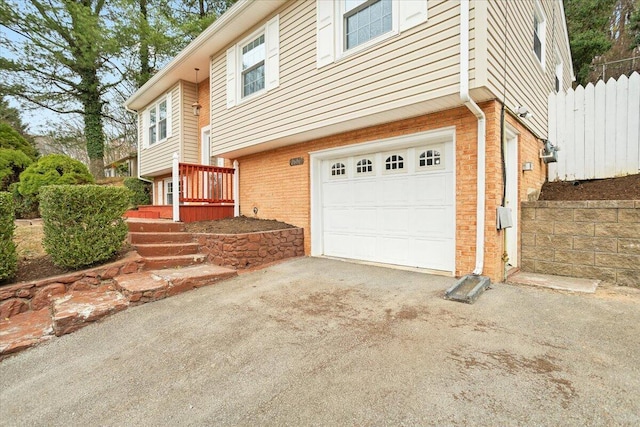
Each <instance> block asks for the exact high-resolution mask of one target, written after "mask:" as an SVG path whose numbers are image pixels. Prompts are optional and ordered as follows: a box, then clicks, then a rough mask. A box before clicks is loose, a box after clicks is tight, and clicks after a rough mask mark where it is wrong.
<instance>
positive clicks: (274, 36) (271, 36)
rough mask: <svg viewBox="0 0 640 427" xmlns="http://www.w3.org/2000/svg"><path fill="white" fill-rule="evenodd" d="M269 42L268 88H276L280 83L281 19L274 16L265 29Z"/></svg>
mask: <svg viewBox="0 0 640 427" xmlns="http://www.w3.org/2000/svg"><path fill="white" fill-rule="evenodd" d="M265 34H266V37H265V39H266V42H267V46H266V48H267V58H266V64H265V65H266V66H265V68H266V70H265V79H266V87H267V90H271V89H275V88H277V87H278V85H279V84H280V19H279V15H276V16H274V17H273V18H272V19H271V20H270V21H269V22H267V28H266V30H265Z"/></svg>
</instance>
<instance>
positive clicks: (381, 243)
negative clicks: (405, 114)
mask: <svg viewBox="0 0 640 427" xmlns="http://www.w3.org/2000/svg"><path fill="white" fill-rule="evenodd" d="M453 157H454V156H453V143H452V142H446V143H438V144H431V145H419V146H414V147H409V148H402V149H395V150H392V151H384V152H377V153H364V154H358V155H350V156H348V157H335V158H329V159H326V160H323V162H322V190H321V203H322V238H323V244H322V247H323V252H324V255H328V256H335V257H341V258H351V259H357V260H365V261H373V262H380V263H386V264H396V265H402V266H410V267H420V268H429V269H435V270H444V271H451V272H452V271H454V269H455V242H454V236H455V192H454V187H455V182H454V173H453V170H454V167H453V165H454V162H453V160H454V159H453Z"/></svg>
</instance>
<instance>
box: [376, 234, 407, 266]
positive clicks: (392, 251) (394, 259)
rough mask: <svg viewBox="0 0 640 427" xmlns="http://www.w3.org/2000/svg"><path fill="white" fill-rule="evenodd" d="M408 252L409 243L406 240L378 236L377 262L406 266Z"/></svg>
mask: <svg viewBox="0 0 640 427" xmlns="http://www.w3.org/2000/svg"><path fill="white" fill-rule="evenodd" d="M409 252H410V243H409V239H408V238H406V237H404V238H401V237H385V236H378V239H377V254H378V256H377V257H376V261H377V262H382V263H386V264H398V265H406V264H407V259H408V258H409Z"/></svg>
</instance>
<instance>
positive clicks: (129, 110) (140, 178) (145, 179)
mask: <svg viewBox="0 0 640 427" xmlns="http://www.w3.org/2000/svg"><path fill="white" fill-rule="evenodd" d="M124 109H125V110H127V111H128V112H130V113H134V114H135V115H136V116H137V115H138V112H137V111H136V110H132V109H130V108H129V107H127V106H126V105H125V106H124ZM141 144H142V141H138V149H137V150H136V151H137V152H138V156H137V159H136V162H137V163H138V173H137V175H138V179H139V180H141V181H146V182H148V183H151V184H153V181H152V180H150V179H147V178H143V177H142V176H140V158H141V157H142V155H141V154H142V153H141V152H140V147H141ZM152 191H155V188H153V187H152Z"/></svg>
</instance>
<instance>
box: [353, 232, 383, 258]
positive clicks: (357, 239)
mask: <svg viewBox="0 0 640 427" xmlns="http://www.w3.org/2000/svg"><path fill="white" fill-rule="evenodd" d="M376 240H377V237H376V236H375V235H369V236H366V235H356V236H354V237H353V239H352V245H353V246H352V249H353V255H352V256H350V257H349V258H354V259H361V260H364V261H375V256H376Z"/></svg>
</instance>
